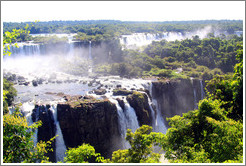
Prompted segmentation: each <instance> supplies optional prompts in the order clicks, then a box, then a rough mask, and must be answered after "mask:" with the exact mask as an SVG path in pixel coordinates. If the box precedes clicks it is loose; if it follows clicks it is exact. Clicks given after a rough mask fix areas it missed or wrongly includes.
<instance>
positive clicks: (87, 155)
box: [64, 143, 105, 163]
mask: <svg viewBox="0 0 246 166" xmlns="http://www.w3.org/2000/svg"><path fill="white" fill-rule="evenodd" d="M102 161H105V160H104V158H103V157H102V156H101V154H100V153H96V152H95V149H94V147H93V146H91V145H89V144H85V143H83V144H82V145H81V146H79V147H77V148H70V149H68V150H67V151H66V157H65V158H64V162H66V163H89V162H102Z"/></svg>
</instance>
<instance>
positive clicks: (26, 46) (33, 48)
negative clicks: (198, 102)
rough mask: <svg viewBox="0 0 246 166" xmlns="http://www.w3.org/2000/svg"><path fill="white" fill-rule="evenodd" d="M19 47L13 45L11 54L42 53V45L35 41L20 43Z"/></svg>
mask: <svg viewBox="0 0 246 166" xmlns="http://www.w3.org/2000/svg"><path fill="white" fill-rule="evenodd" d="M18 46H19V48H17V47H14V46H11V47H10V48H11V49H10V51H11V53H12V54H11V56H27V55H29V56H32V55H40V53H41V52H40V45H39V44H33V43H18Z"/></svg>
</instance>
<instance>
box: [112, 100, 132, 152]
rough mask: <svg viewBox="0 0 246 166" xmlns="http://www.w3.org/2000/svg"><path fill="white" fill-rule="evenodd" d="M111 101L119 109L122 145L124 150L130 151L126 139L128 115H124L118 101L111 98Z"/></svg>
mask: <svg viewBox="0 0 246 166" xmlns="http://www.w3.org/2000/svg"><path fill="white" fill-rule="evenodd" d="M109 100H110V101H111V102H112V103H114V104H115V105H116V108H117V114H118V123H119V131H120V135H121V140H120V143H121V145H122V148H123V149H128V148H130V147H131V146H130V144H129V142H127V141H126V139H125V137H126V131H127V125H126V124H127V119H126V115H125V114H124V111H123V110H122V108H121V107H120V105H119V103H118V101H117V100H115V99H113V98H109Z"/></svg>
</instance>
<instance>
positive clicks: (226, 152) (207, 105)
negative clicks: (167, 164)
mask: <svg viewBox="0 0 246 166" xmlns="http://www.w3.org/2000/svg"><path fill="white" fill-rule="evenodd" d="M168 120H169V125H170V126H171V127H170V128H169V129H168V131H167V134H166V136H167V141H166V142H164V143H162V147H163V149H164V150H165V151H166V154H165V157H166V158H168V159H169V160H170V161H171V162H189V163H192V162H215V163H216V162H219V163H221V162H225V161H227V160H238V159H239V158H238V155H239V154H242V152H243V151H242V148H243V137H242V136H243V130H242V129H243V128H242V127H243V125H242V123H241V122H237V121H234V120H232V119H228V118H227V116H226V114H225V110H224V109H223V108H221V102H220V101H218V100H212V99H204V100H202V101H200V103H199V106H198V110H194V111H190V112H188V113H184V114H183V117H180V116H174V117H172V118H169V119H168ZM232 140H233V141H232ZM232 152H233V153H232Z"/></svg>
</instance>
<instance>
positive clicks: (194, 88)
mask: <svg viewBox="0 0 246 166" xmlns="http://www.w3.org/2000/svg"><path fill="white" fill-rule="evenodd" d="M191 83H192V87H193V95H194V109H197V108H198V105H197V103H198V101H197V95H196V87H195V86H194V82H193V78H191Z"/></svg>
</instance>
